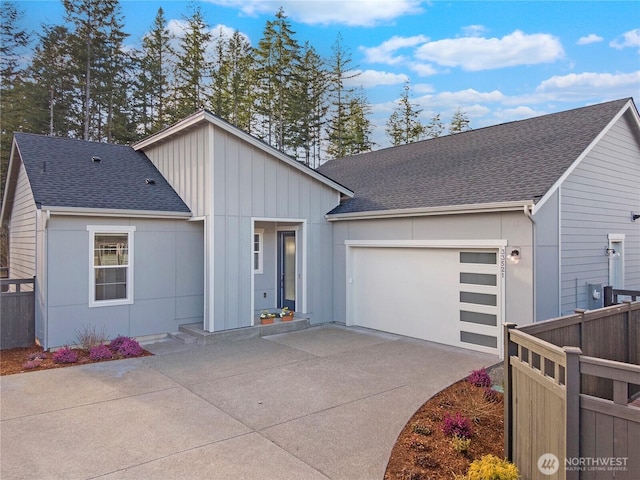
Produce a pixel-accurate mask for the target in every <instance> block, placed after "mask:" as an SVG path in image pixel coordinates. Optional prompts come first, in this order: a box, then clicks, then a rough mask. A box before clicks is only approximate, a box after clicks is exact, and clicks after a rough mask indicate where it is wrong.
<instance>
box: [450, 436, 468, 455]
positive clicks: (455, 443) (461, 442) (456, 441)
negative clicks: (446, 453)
mask: <svg viewBox="0 0 640 480" xmlns="http://www.w3.org/2000/svg"><path fill="white" fill-rule="evenodd" d="M470 445H471V439H470V438H464V437H459V436H457V435H456V436H455V437H453V438H452V439H451V446H452V447H453V448H454V449H455V451H456V452H458V453H465V452H466V451H467V450H469V446H470Z"/></svg>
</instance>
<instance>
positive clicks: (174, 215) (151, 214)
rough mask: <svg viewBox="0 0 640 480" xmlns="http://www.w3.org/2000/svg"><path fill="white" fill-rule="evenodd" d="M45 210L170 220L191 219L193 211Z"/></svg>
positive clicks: (56, 208)
mask: <svg viewBox="0 0 640 480" xmlns="http://www.w3.org/2000/svg"><path fill="white" fill-rule="evenodd" d="M40 208H41V209H42V210H43V211H49V212H51V215H67V216H83V217H132V218H163V219H168V220H189V219H191V217H192V216H191V213H185V212H162V211H156V210H123V209H115V208H113V209H109V208H100V209H95V208H77V207H55V206H46V205H42V206H41V207H40Z"/></svg>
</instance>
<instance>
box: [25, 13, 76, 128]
mask: <svg viewBox="0 0 640 480" xmlns="http://www.w3.org/2000/svg"><path fill="white" fill-rule="evenodd" d="M43 30H44V33H43V35H41V36H40V41H39V43H38V45H37V46H36V48H35V51H34V55H33V60H32V62H31V68H30V74H31V77H32V78H33V81H34V85H33V88H34V94H35V95H36V96H37V98H38V99H39V100H40V101H39V102H38V103H36V107H35V108H34V111H35V112H34V114H35V116H38V117H40V118H47V119H48V125H47V128H46V129H45V130H43V129H36V130H35V131H41V132H42V133H47V134H48V135H52V136H68V135H69V132H70V131H71V130H72V128H73V126H72V125H71V123H70V114H71V109H72V104H73V85H74V77H73V75H71V74H70V73H69V69H68V65H69V64H70V63H71V61H72V59H71V55H70V54H69V49H68V41H69V31H68V30H67V28H66V27H65V26H62V25H56V26H45V27H43Z"/></svg>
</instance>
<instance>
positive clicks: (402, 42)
mask: <svg viewBox="0 0 640 480" xmlns="http://www.w3.org/2000/svg"><path fill="white" fill-rule="evenodd" d="M428 41H429V38H428V37H425V36H424V35H415V36H413V37H400V36H397V35H396V36H393V37H391V38H390V39H389V40H386V41H384V42H382V43H381V44H380V45H378V46H377V47H360V51H361V52H363V53H364V60H365V61H366V62H370V63H385V64H388V65H395V64H397V63H400V62H403V61H405V60H406V57H403V56H402V55H396V52H397V51H398V50H400V49H403V48H411V47H415V46H416V45H420V44H422V43H425V42H428Z"/></svg>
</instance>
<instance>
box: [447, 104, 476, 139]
mask: <svg viewBox="0 0 640 480" xmlns="http://www.w3.org/2000/svg"><path fill="white" fill-rule="evenodd" d="M470 122H471V121H470V120H469V117H467V114H466V113H464V112H463V111H462V110H460V107H458V109H457V110H456V111H455V113H454V114H453V117H451V123H450V124H449V133H460V132H466V131H468V130H471V127H470V126H469V123H470Z"/></svg>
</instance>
